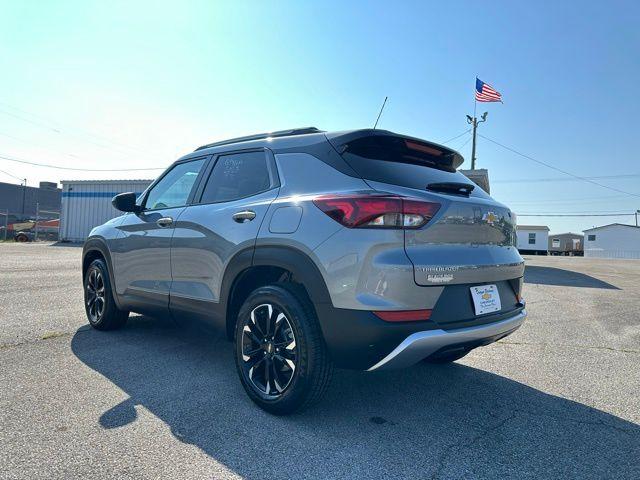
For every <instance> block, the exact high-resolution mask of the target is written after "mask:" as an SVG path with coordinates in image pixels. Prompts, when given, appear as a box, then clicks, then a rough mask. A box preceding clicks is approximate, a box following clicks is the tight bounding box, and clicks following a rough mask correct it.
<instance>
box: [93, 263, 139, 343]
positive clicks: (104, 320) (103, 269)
mask: <svg viewBox="0 0 640 480" xmlns="http://www.w3.org/2000/svg"><path fill="white" fill-rule="evenodd" d="M84 309H85V312H86V314H87V319H88V320H89V324H90V325H91V326H92V327H93V328H95V329H96V330H114V329H116V328H120V327H122V326H123V325H124V324H125V323H126V322H127V318H128V317H129V312H126V311H122V310H119V309H118V307H117V306H116V303H115V301H114V300H113V292H112V290H111V281H110V280H109V272H108V270H107V265H106V263H105V262H104V260H102V259H101V258H98V259H96V260H94V261H93V262H91V265H89V268H87V271H86V272H85V274H84Z"/></svg>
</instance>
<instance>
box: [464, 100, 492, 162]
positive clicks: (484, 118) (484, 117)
mask: <svg viewBox="0 0 640 480" xmlns="http://www.w3.org/2000/svg"><path fill="white" fill-rule="evenodd" d="M488 114H489V112H484V113H483V114H482V117H481V120H478V117H476V113H475V109H474V112H473V117H472V116H471V115H467V123H468V124H469V125H472V127H471V128H472V130H473V134H472V135H473V143H472V144H471V170H475V169H476V130H477V129H478V124H479V123H482V122H486V121H487V115H488Z"/></svg>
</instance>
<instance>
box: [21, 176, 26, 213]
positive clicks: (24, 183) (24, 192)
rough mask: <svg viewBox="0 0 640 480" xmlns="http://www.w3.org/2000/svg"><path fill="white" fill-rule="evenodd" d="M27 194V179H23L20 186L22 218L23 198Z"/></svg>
mask: <svg viewBox="0 0 640 480" xmlns="http://www.w3.org/2000/svg"><path fill="white" fill-rule="evenodd" d="M26 194H27V179H26V178H25V179H23V184H22V216H23V217H24V202H25V196H26Z"/></svg>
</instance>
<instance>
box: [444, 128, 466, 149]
mask: <svg viewBox="0 0 640 480" xmlns="http://www.w3.org/2000/svg"><path fill="white" fill-rule="evenodd" d="M470 131H471V129H470V128H468V129H467V130H465V131H464V132H462V133H461V134H460V135H456V136H455V137H451V138H450V139H449V140H445V141H444V142H440V143H441V144H442V145H445V144H447V143H449V142H453V141H454V140H455V139H456V138H460V137H461V136H463V135H464V134H465V133H469V132H470Z"/></svg>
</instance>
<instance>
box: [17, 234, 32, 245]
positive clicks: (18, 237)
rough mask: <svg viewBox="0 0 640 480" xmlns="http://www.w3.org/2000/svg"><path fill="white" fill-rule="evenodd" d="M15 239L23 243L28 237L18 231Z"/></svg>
mask: <svg viewBox="0 0 640 480" xmlns="http://www.w3.org/2000/svg"><path fill="white" fill-rule="evenodd" d="M15 241H16V242H20V243H25V242H28V241H29V237H28V236H27V235H26V234H24V233H19V234H17V235H16V236H15Z"/></svg>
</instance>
